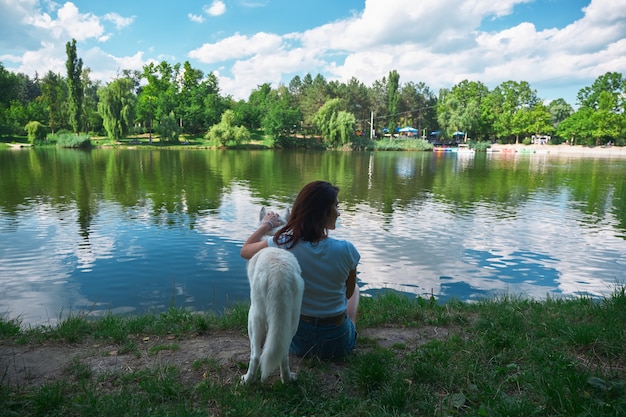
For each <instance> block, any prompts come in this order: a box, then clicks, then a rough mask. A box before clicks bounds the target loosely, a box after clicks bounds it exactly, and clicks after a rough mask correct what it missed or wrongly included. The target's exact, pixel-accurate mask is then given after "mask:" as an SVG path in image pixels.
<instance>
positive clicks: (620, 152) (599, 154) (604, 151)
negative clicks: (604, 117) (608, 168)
mask: <svg viewBox="0 0 626 417" xmlns="http://www.w3.org/2000/svg"><path fill="white" fill-rule="evenodd" d="M491 151H492V152H499V153H511V154H515V153H520V154H529V153H530V154H533V153H534V154H548V155H560V156H578V157H591V158H626V147H625V146H610V147H602V146H595V147H588V146H580V145H576V146H571V145H500V144H494V145H491Z"/></svg>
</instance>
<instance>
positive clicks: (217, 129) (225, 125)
mask: <svg viewBox="0 0 626 417" xmlns="http://www.w3.org/2000/svg"><path fill="white" fill-rule="evenodd" d="M234 122H235V113H234V112H233V111H232V110H226V111H225V112H224V114H222V120H221V121H220V122H219V123H218V124H216V125H214V126H213V127H211V129H209V131H208V132H207V134H206V135H205V137H204V138H205V139H206V140H210V141H212V142H213V143H215V144H217V145H221V146H227V145H229V144H234V145H240V144H242V143H247V142H249V141H250V131H249V130H248V129H246V128H245V127H244V126H234V125H233V123H234Z"/></svg>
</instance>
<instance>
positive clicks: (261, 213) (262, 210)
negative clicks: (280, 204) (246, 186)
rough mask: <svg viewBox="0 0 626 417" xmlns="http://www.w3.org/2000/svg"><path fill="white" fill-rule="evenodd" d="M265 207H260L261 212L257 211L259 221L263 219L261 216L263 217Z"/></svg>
mask: <svg viewBox="0 0 626 417" xmlns="http://www.w3.org/2000/svg"><path fill="white" fill-rule="evenodd" d="M265 214H266V212H265V207H261V212H260V213H259V221H262V220H263V217H265Z"/></svg>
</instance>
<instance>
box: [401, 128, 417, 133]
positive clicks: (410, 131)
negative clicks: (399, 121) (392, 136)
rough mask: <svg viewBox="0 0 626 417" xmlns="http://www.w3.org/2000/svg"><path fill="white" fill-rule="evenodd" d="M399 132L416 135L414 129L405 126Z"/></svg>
mask: <svg viewBox="0 0 626 417" xmlns="http://www.w3.org/2000/svg"><path fill="white" fill-rule="evenodd" d="M399 132H403V133H407V132H409V133H417V129H415V128H414V127H411V126H406V127H403V128H402V129H400V130H399Z"/></svg>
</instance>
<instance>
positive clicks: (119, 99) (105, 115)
mask: <svg viewBox="0 0 626 417" xmlns="http://www.w3.org/2000/svg"><path fill="white" fill-rule="evenodd" d="M133 89H134V83H133V80H132V79H130V78H118V79H116V80H114V81H112V82H111V83H110V84H109V85H108V86H106V87H102V88H100V89H99V90H98V97H99V99H100V101H99V102H98V112H99V113H100V115H101V116H102V121H103V124H104V128H105V130H106V131H107V135H108V136H109V138H111V139H113V140H116V141H117V140H120V139H121V138H122V137H125V136H127V135H128V133H129V132H130V129H131V127H132V126H133V122H134V119H135V117H134V116H135V115H134V108H135V102H136V96H135V94H134V92H133Z"/></svg>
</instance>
